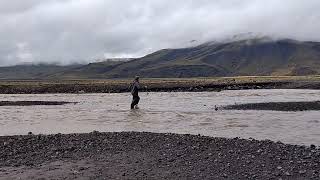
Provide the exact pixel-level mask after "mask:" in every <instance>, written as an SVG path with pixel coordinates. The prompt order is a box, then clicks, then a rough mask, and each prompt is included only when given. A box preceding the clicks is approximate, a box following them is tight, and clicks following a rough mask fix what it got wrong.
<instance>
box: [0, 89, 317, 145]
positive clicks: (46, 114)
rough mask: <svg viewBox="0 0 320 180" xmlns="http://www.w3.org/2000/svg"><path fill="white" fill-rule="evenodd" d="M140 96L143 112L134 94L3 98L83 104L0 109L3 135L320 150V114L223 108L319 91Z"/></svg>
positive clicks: (303, 97) (300, 98) (304, 97)
mask: <svg viewBox="0 0 320 180" xmlns="http://www.w3.org/2000/svg"><path fill="white" fill-rule="evenodd" d="M140 97H141V100H140V104H139V109H135V110H130V103H131V95H130V94H129V93H118V94H21V95H17V94H0V101H64V102H77V103H70V104H64V105H35V106H15V105H13V106H0V135H25V134H28V132H32V133H34V134H40V133H41V134H52V133H83V132H92V131H94V130H96V131H104V132H105V131H108V132H114V131H116V132H119V131H147V132H162V133H183V134H201V135H207V136H215V137H230V138H234V137H240V138H250V137H251V138H254V139H259V140H262V139H270V140H273V141H281V142H284V143H290V144H303V145H310V144H315V145H320V111H317V110H310V111H271V110H227V109H223V108H221V107H223V106H226V105H235V104H244V103H263V102H308V101H320V91H319V90H288V89H274V90H235V91H221V92H143V93H140ZM216 107H217V108H218V110H217V111H216Z"/></svg>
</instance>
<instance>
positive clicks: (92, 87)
mask: <svg viewBox="0 0 320 180" xmlns="http://www.w3.org/2000/svg"><path fill="white" fill-rule="evenodd" d="M131 81H132V80H131V79H118V80H110V79H109V80H29V81H28V80H26V81H22V80H15V81H14V80H10V81H8V80H7V81H6V80H2V81H0V94H44V93H122V92H129V85H130V83H131ZM241 89H320V76H292V77H291V76H281V77H279V76H270V77H268V76H265V77H259V76H257V77H228V78H188V79H176V78H172V79H170V78H168V79H143V78H142V80H141V91H149V92H201V91H221V90H241Z"/></svg>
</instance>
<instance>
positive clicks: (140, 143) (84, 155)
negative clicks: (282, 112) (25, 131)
mask: <svg viewBox="0 0 320 180" xmlns="http://www.w3.org/2000/svg"><path fill="white" fill-rule="evenodd" d="M19 178H21V179H41V178H42V179H46V178H47V179H79V178H82V179H320V149H319V148H318V147H316V146H314V145H312V146H310V147H306V146H298V145H288V144H283V143H281V142H272V141H270V140H265V141H258V140H254V139H248V140H246V139H239V138H234V139H227V138H215V137H205V136H200V135H198V136H196V135H179V134H158V133H142V132H120V133H99V132H93V133H88V134H66V135H64V134H56V135H32V134H31V135H25V136H2V137H0V179H19Z"/></svg>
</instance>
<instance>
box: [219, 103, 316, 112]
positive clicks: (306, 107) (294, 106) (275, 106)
mask: <svg viewBox="0 0 320 180" xmlns="http://www.w3.org/2000/svg"><path fill="white" fill-rule="evenodd" d="M221 109H226V110H232V109H234V110H271V111H311V110H313V111H315V110H317V111H319V110H320V101H310V102H266V103H248V104H236V105H229V106H225V107H222V108H221Z"/></svg>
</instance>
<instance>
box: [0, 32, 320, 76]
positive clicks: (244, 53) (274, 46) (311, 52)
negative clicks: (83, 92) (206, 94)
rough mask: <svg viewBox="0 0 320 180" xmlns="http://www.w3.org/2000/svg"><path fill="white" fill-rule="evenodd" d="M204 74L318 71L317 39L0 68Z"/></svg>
mask: <svg viewBox="0 0 320 180" xmlns="http://www.w3.org/2000/svg"><path fill="white" fill-rule="evenodd" d="M137 74H138V75H140V76H142V77H207V76H239V75H314V74H320V43H319V42H301V41H295V40H290V39H282V40H272V39H270V38H265V37H264V38H252V39H246V40H234V41H232V40H228V41H225V42H209V43H204V44H201V45H199V46H196V47H189V48H182V49H163V50H160V51H157V52H154V53H152V54H149V55H147V56H145V57H142V58H137V59H132V60H130V61H128V60H125V61H120V60H108V61H104V62H98V63H90V64H88V65H83V66H77V67H61V66H45V65H41V66H31V67H25V66H14V67H7V68H0V79H6V78H9V79H12V78H13V77H14V78H15V79H26V78H29V79H33V78H50V79H55V78H60V79H79V78H80V79H86V78H91V79H95V78H128V77H134V76H135V75H137Z"/></svg>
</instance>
